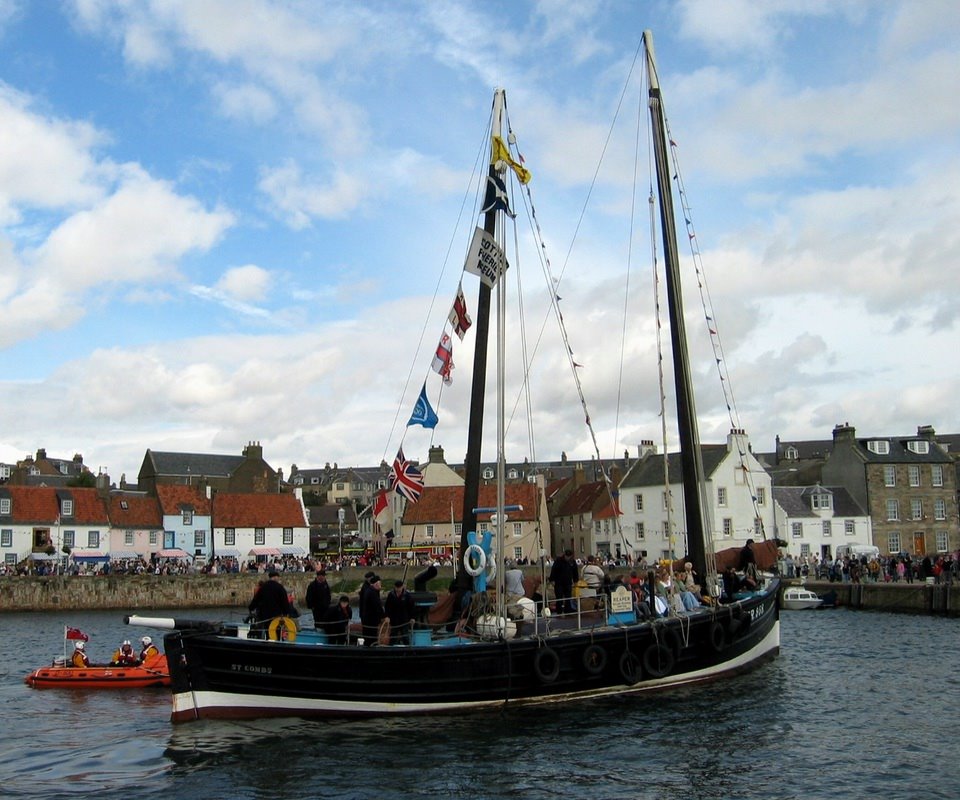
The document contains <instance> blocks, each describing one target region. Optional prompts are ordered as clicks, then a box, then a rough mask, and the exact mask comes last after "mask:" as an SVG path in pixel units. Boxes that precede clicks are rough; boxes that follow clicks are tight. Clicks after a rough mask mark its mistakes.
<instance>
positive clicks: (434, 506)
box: [403, 483, 539, 525]
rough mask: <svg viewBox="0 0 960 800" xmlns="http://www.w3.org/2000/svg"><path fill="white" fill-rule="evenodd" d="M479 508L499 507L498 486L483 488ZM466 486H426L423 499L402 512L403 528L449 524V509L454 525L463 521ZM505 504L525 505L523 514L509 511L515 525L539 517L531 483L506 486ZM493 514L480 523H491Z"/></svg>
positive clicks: (480, 515)
mask: <svg viewBox="0 0 960 800" xmlns="http://www.w3.org/2000/svg"><path fill="white" fill-rule="evenodd" d="M479 488H480V494H479V500H478V502H477V506H478V507H480V508H491V507H493V506H495V505H496V504H497V487H496V486H495V485H493V484H489V485H482V486H480V487H479ZM463 489H464V487H463V486H426V487H424V490H423V494H422V495H420V500H419V501H418V502H416V503H414V504H412V505H407V508H406V510H405V511H404V512H403V524H404V525H418V524H423V523H428V522H429V523H444V522H450V508H451V505H452V507H453V520H454V522H463ZM504 490H505V496H506V504H507V505H508V506H512V505H522V506H523V510H522V511H509V512H507V513H508V515H509V517H510V520H511V521H513V522H520V521H531V520H535V519H537V517H538V515H539V504H538V502H537V499H538V498H537V487H536V486H534V485H533V484H532V483H511V484H507V485H506V486H504ZM489 519H490V514H478V515H477V520H478V521H480V522H485V521H489Z"/></svg>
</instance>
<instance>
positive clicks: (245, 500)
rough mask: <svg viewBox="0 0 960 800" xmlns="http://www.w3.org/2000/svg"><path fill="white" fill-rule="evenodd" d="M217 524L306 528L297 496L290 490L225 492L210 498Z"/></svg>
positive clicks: (226, 526)
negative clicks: (275, 491) (276, 492)
mask: <svg viewBox="0 0 960 800" xmlns="http://www.w3.org/2000/svg"><path fill="white" fill-rule="evenodd" d="M213 525H214V527H216V528H306V527H308V523H307V520H306V518H305V517H304V513H303V506H302V505H301V504H300V500H299V499H298V498H297V497H296V496H295V495H292V494H262V493H260V494H254V493H245V494H228V493H226V492H217V494H216V495H214V498H213Z"/></svg>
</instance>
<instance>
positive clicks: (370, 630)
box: [360, 575, 385, 647]
mask: <svg viewBox="0 0 960 800" xmlns="http://www.w3.org/2000/svg"><path fill="white" fill-rule="evenodd" d="M384 616H385V612H384V610H383V600H381V599H380V576H379V575H373V576H371V578H370V580H369V581H368V582H367V586H366V587H361V589H360V623H361V624H362V625H363V643H364V645H366V646H367V647H369V646H370V645H372V644H375V643H376V641H377V637H378V636H379V633H380V623H381V622H382V621H383V618H384Z"/></svg>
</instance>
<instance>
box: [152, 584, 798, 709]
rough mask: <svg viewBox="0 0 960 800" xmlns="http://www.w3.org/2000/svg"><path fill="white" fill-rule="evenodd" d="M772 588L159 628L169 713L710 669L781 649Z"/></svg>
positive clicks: (632, 683)
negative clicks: (611, 608)
mask: <svg viewBox="0 0 960 800" xmlns="http://www.w3.org/2000/svg"><path fill="white" fill-rule="evenodd" d="M778 589H779V583H778V581H776V580H774V581H771V582H769V584H768V585H767V587H766V590H765V591H764V592H763V593H762V594H757V595H755V596H753V597H750V598H748V599H745V600H742V601H740V602H738V603H736V604H734V605H732V606H722V607H720V608H719V609H717V610H707V609H705V610H702V611H699V612H696V613H694V614H691V615H684V616H682V617H677V618H671V619H665V620H657V621H656V622H651V623H635V624H629V625H623V624H621V625H607V624H605V623H599V624H597V625H595V626H593V627H583V628H581V629H579V630H575V631H570V630H558V631H555V632H554V631H550V632H548V633H543V632H542V631H541V633H542V635H540V636H529V635H521V636H519V637H517V638H514V639H510V640H507V641H497V642H481V641H470V642H467V643H462V644H456V643H453V644H451V643H447V644H436V643H435V644H431V645H424V646H394V647H357V646H337V645H326V644H313V643H298V642H278V641H265V640H254V639H241V638H237V637H236V635H230V634H231V632H230V631H228V630H226V629H224V630H222V631H216V630H215V631H209V630H208V631H203V630H198V631H193V630H178V631H175V632H172V633H170V634H168V635H167V636H166V637H165V638H164V645H165V649H166V652H167V656H168V661H169V664H170V672H171V678H172V689H173V713H172V719H173V721H174V722H185V721H188V720H192V719H205V718H234V719H244V718H257V717H269V716H296V717H311V716H340V717H344V716H383V715H393V714H430V713H433V714H437V713H444V712H452V711H460V710H464V709H477V710H480V709H483V708H489V707H493V706H496V705H500V704H504V703H547V702H556V701H566V700H571V699H576V698H581V697H596V696H602V695H609V694H626V693H633V692H640V691H647V690H652V689H664V688H667V687H671V686H678V685H683V684H690V683H695V682H702V681H707V680H713V679H716V678H719V677H721V676H725V675H730V674H733V673H736V672H741V671H744V670H746V669H749V668H750V667H752V666H754V665H755V664H756V663H758V662H759V661H761V660H763V659H765V658H768V657H772V656H774V655H776V654H777V653H778V652H779V647H780V628H779V609H778V606H777V594H778ZM528 624H532V623H528Z"/></svg>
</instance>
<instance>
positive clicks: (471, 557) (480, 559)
mask: <svg viewBox="0 0 960 800" xmlns="http://www.w3.org/2000/svg"><path fill="white" fill-rule="evenodd" d="M474 562H476V563H474ZM486 566H487V554H486V553H484V552H483V548H482V547H481V546H480V545H478V544H472V545H470V546H469V547H467V549H466V550H464V551H463V568H464V569H465V570H466V571H467V575H469V576H470V577H472V578H476V577H477V575H479V574H480V573H481V572H483V570H484V568H485V567H486Z"/></svg>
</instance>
